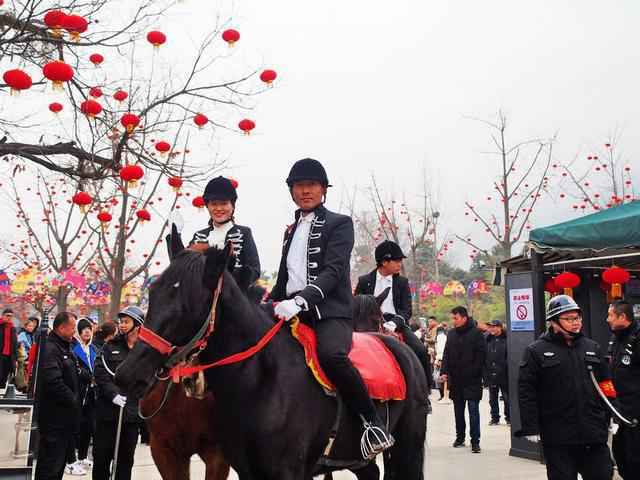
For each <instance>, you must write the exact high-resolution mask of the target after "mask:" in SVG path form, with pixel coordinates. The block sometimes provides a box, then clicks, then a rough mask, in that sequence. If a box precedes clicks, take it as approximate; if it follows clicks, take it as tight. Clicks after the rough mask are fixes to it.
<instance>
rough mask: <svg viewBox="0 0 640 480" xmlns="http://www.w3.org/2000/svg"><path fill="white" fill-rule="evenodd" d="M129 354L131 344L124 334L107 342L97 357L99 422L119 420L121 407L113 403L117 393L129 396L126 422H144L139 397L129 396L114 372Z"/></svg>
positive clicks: (125, 410) (95, 369)
mask: <svg viewBox="0 0 640 480" xmlns="http://www.w3.org/2000/svg"><path fill="white" fill-rule="evenodd" d="M127 355H129V345H127V339H126V336H124V335H118V336H116V337H115V338H114V339H112V340H110V341H109V342H107V343H105V345H104V347H103V348H102V351H101V352H100V355H99V356H98V357H97V358H96V363H95V366H94V375H95V379H96V384H97V385H98V398H97V401H96V420H97V421H98V422H114V421H118V415H119V413H120V407H118V406H117V405H115V404H114V403H113V399H114V398H115V397H116V395H123V396H126V397H127V403H126V405H125V408H124V417H123V420H124V422H126V423H142V419H141V418H140V417H139V416H138V399H137V398H133V397H131V396H127V394H126V392H122V391H121V390H120V389H119V388H118V387H117V386H116V383H115V381H114V378H113V374H114V373H115V371H116V369H117V368H118V367H119V366H120V364H121V363H122V362H124V361H125V359H126V358H127Z"/></svg>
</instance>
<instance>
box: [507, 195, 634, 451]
mask: <svg viewBox="0 0 640 480" xmlns="http://www.w3.org/2000/svg"><path fill="white" fill-rule="evenodd" d="M614 265H615V266H618V267H621V268H624V269H625V270H627V271H628V272H629V273H630V280H629V281H628V282H627V283H625V284H624V285H622V290H621V295H622V297H623V298H624V299H625V300H627V301H629V302H630V303H632V304H634V313H635V315H636V318H637V317H638V316H639V315H640V202H632V203H629V204H626V205H621V206H618V207H614V208H611V209H608V210H605V211H602V212H598V213H594V214H592V215H586V216H584V217H581V218H577V219H574V220H571V221H568V222H564V223H560V224H557V225H552V226H549V227H544V228H538V229H535V230H532V231H531V233H530V235H529V242H528V243H527V245H526V247H525V252H524V254H523V255H520V256H517V257H514V258H511V259H508V260H506V261H504V262H502V264H501V266H500V267H501V273H502V274H503V276H504V282H503V283H504V285H505V297H506V299H505V301H506V312H507V329H508V332H507V339H508V355H509V391H510V392H511V395H509V399H510V406H511V421H512V426H511V431H512V436H511V449H510V454H511V455H513V456H518V457H524V458H531V459H541V453H540V448H539V445H537V444H535V443H532V442H528V441H526V440H524V439H521V438H516V437H514V436H513V432H515V431H517V430H518V429H519V428H520V412H519V406H518V371H519V364H520V361H521V359H522V355H523V352H524V349H525V348H526V346H527V345H529V344H530V343H531V342H533V341H534V340H535V339H536V338H537V337H538V336H539V335H540V334H541V333H543V331H544V330H545V329H546V328H547V326H546V322H545V283H546V282H547V281H548V280H550V279H552V278H554V277H555V276H557V275H558V274H560V273H562V272H565V271H570V272H573V273H575V274H576V275H578V276H579V278H580V284H579V285H578V286H576V287H575V288H573V297H574V299H575V300H576V302H577V303H578V304H579V305H580V307H581V309H582V313H583V325H584V326H583V331H584V334H585V335H587V336H588V337H590V338H593V339H594V340H596V341H598V342H599V343H600V345H601V346H602V348H603V351H605V352H606V349H607V345H608V341H609V337H610V333H609V328H608V325H607V322H606V318H607V310H608V305H609V302H610V300H611V288H610V285H608V284H606V283H605V282H603V278H602V274H603V272H604V271H605V270H606V269H608V268H610V267H612V266H614ZM547 298H548V294H547Z"/></svg>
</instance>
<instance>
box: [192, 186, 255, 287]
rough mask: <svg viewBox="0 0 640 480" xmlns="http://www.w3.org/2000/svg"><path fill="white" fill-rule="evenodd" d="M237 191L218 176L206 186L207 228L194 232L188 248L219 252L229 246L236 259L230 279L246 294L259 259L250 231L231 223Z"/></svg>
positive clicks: (204, 196) (233, 220)
mask: <svg viewBox="0 0 640 480" xmlns="http://www.w3.org/2000/svg"><path fill="white" fill-rule="evenodd" d="M237 188H238V182H236V181H235V180H231V179H229V178H225V177H222V176H220V177H216V178H214V179H213V180H211V181H210V182H209V183H208V184H207V187H206V188H205V190H204V195H203V196H202V197H203V199H204V201H205V203H206V205H207V210H208V211H209V215H210V217H211V218H210V219H209V226H208V227H207V228H203V229H202V230H199V231H197V232H196V233H195V235H194V236H193V239H192V240H191V242H190V243H189V246H190V247H192V246H194V245H198V244H201V245H202V244H205V245H209V246H210V247H214V246H215V247H218V248H223V247H224V246H225V244H226V243H227V242H231V243H232V244H233V253H234V255H235V257H236V263H235V266H234V269H233V276H234V277H235V279H236V282H237V283H238V285H240V287H241V288H242V289H243V290H246V289H247V288H248V287H249V286H250V285H251V284H253V283H254V282H255V281H256V280H257V279H258V278H259V277H260V259H259V257H258V250H257V248H256V244H255V242H254V241H253V235H252V234H251V229H250V228H249V227H244V226H242V225H238V224H236V223H235V219H234V213H235V210H236V200H237V199H238V194H237V192H236V189H237Z"/></svg>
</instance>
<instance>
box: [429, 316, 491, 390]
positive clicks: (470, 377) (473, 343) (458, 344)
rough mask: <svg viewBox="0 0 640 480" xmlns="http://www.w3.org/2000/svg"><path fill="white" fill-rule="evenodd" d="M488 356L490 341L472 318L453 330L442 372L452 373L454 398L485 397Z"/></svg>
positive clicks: (449, 374) (445, 353)
mask: <svg viewBox="0 0 640 480" xmlns="http://www.w3.org/2000/svg"><path fill="white" fill-rule="evenodd" d="M486 356H487V342H486V340H485V338H484V336H483V335H482V332H481V331H480V330H478V328H477V325H476V322H475V321H474V320H473V319H472V318H469V320H468V321H467V323H466V324H465V325H464V326H462V327H459V328H452V329H451V330H449V334H448V335H447V343H446V344H445V347H444V354H443V356H442V367H441V368H440V373H441V374H443V375H445V374H446V375H448V377H449V378H448V382H449V390H450V392H451V398H453V399H464V400H481V399H482V373H483V371H484V364H485V359H486Z"/></svg>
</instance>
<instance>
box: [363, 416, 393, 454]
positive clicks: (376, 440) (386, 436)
mask: <svg viewBox="0 0 640 480" xmlns="http://www.w3.org/2000/svg"><path fill="white" fill-rule="evenodd" d="M363 426H364V433H363V434H362V438H361V439H360V452H361V453H362V458H364V459H365V460H373V459H374V458H375V456H376V455H378V454H379V453H381V452H383V451H385V450H386V449H387V448H390V447H392V446H393V444H394V442H395V440H394V439H393V436H392V435H391V434H390V433H387V432H385V431H384V430H383V429H382V428H380V427H378V426H376V425H374V424H372V423H370V422H367V421H364V423H363Z"/></svg>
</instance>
